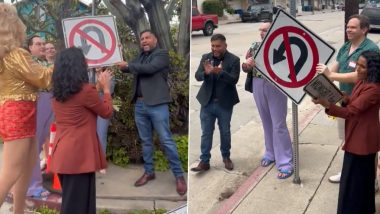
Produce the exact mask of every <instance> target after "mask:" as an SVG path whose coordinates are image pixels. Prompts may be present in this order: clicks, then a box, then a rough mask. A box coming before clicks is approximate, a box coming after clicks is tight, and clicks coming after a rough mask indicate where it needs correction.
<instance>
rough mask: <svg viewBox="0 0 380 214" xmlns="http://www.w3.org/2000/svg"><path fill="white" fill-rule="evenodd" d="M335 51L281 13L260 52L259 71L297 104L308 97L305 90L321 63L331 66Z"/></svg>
mask: <svg viewBox="0 0 380 214" xmlns="http://www.w3.org/2000/svg"><path fill="white" fill-rule="evenodd" d="M334 52H335V49H334V48H333V47H331V46H330V45H329V44H327V43H326V42H325V41H323V40H322V39H321V38H319V37H318V36H317V35H316V34H315V33H313V32H312V31H310V30H309V29H307V28H306V27H305V26H303V25H302V24H301V23H300V22H298V21H297V20H296V19H295V18H294V17H292V16H291V15H289V14H287V13H285V12H284V11H283V10H279V12H278V13H277V15H276V18H275V19H274V21H273V23H272V25H271V27H270V29H269V30H268V33H267V35H266V36H265V38H264V40H263V42H262V43H261V46H260V47H259V50H258V51H257V53H256V55H255V62H256V68H257V69H258V70H259V71H260V72H261V73H262V74H263V75H264V76H265V77H266V78H267V79H268V80H270V81H271V82H273V83H274V84H275V85H276V86H277V87H278V88H279V89H280V90H281V91H282V92H284V93H285V94H286V95H287V96H288V97H289V98H290V99H292V100H293V102H294V103H296V104H300V103H301V101H302V99H303V98H304V96H305V92H304V91H303V87H304V86H305V85H306V84H307V83H309V82H310V81H311V80H312V79H313V78H314V76H315V74H316V69H315V67H316V65H317V64H318V63H324V64H327V62H328V61H329V60H330V58H331V57H332V56H333V54H334Z"/></svg>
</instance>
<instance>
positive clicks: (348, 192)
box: [338, 152, 376, 214]
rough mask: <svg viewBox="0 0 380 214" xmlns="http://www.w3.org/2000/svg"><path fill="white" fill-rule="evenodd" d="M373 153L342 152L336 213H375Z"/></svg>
mask: <svg viewBox="0 0 380 214" xmlns="http://www.w3.org/2000/svg"><path fill="white" fill-rule="evenodd" d="M375 158H376V153H375V154H369V155H355V154H352V153H349V152H345V153H344V159H343V169H342V176H341V178H340V186H339V199H338V214H373V213H375Z"/></svg>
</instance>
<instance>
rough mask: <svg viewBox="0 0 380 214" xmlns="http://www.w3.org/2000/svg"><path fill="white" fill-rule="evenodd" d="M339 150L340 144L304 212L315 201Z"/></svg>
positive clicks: (304, 213)
mask: <svg viewBox="0 0 380 214" xmlns="http://www.w3.org/2000/svg"><path fill="white" fill-rule="evenodd" d="M339 150H340V146H338V148H337V149H336V151H335V154H334V156H333V158H332V159H331V161H330V163H329V165H328V166H327V168H326V170H325V172H324V173H323V176H322V179H321V180H320V182H319V184H318V186H317V188H316V189H315V191H314V193H313V195H312V196H311V197H310V198H309V203H308V204H307V206H306V208H305V210H304V212H303V214H306V212H307V210H308V209H309V207H310V204H311V202H312V201H313V199H314V197H315V195H316V194H317V192H318V190H319V188H320V187H321V185H322V182H323V180H324V179H325V177H326V175H327V172H328V171H329V169H330V168H331V165H332V163H333V161H334V160H335V158H336V156H337V155H338V152H339Z"/></svg>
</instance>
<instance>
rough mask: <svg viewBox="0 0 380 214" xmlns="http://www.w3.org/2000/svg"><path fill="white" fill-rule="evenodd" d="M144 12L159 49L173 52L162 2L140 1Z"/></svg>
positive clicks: (167, 20)
mask: <svg viewBox="0 0 380 214" xmlns="http://www.w3.org/2000/svg"><path fill="white" fill-rule="evenodd" d="M140 2H141V4H143V6H144V8H145V11H146V12H147V13H148V17H149V21H150V27H151V29H152V31H153V32H154V33H155V34H156V35H157V39H158V44H159V46H160V47H161V48H164V49H167V50H170V49H173V50H174V44H173V39H172V38H171V33H170V25H169V19H168V17H167V14H166V11H165V8H164V3H163V2H162V1H151V0H140Z"/></svg>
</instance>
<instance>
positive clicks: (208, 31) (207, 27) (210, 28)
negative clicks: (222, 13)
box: [203, 22, 214, 36]
mask: <svg viewBox="0 0 380 214" xmlns="http://www.w3.org/2000/svg"><path fill="white" fill-rule="evenodd" d="M213 33H214V25H213V24H212V23H211V22H207V23H206V25H205V28H204V30H203V35H205V36H211V35H212V34H213Z"/></svg>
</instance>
